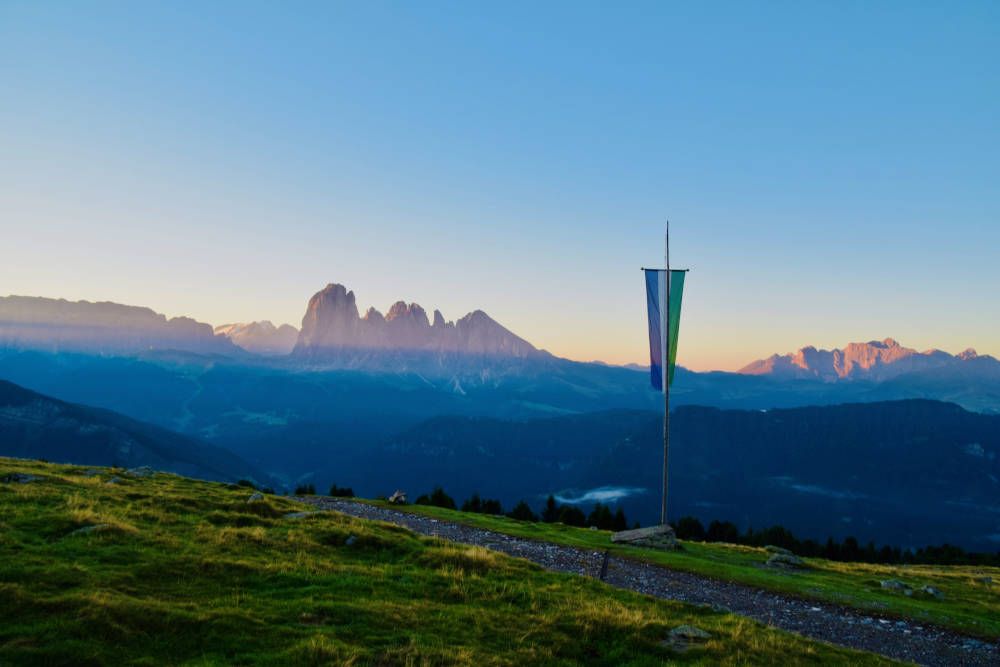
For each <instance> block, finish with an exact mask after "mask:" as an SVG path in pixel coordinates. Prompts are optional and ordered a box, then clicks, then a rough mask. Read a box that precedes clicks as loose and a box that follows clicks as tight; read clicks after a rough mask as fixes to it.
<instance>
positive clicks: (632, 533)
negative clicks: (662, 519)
mask: <svg viewBox="0 0 1000 667" xmlns="http://www.w3.org/2000/svg"><path fill="white" fill-rule="evenodd" d="M611 541H612V542H614V543H616V544H631V545H633V546H637V547H648V548H650V549H661V550H663V551H679V550H680V549H682V548H683V547H681V543H680V542H678V541H677V536H676V535H675V534H674V529H673V528H671V527H670V526H667V525H662V526H650V527H649V528H636V529H635V530H622V531H619V532H617V533H613V534H612V535H611Z"/></svg>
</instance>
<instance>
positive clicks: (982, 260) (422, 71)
mask: <svg viewBox="0 0 1000 667" xmlns="http://www.w3.org/2000/svg"><path fill="white" fill-rule="evenodd" d="M998 18H1000V8H998V7H997V6H996V5H995V4H989V3H982V4H976V3H969V4H964V5H963V6H961V7H947V8H945V7H941V8H916V7H912V6H910V5H907V4H898V5H897V4H886V5H881V6H878V7H864V6H860V5H854V6H846V7H845V6H830V7H822V6H812V7H804V6H782V7H756V8H750V7H745V6H741V5H739V4H731V5H728V6H726V7H724V8H722V9H720V8H717V7H713V8H669V7H664V6H662V5H660V4H657V3H650V4H637V5H631V6H630V7H626V8H616V11H614V12H611V11H609V10H607V8H604V7H602V6H601V5H599V4H590V3H572V4H570V3H565V4H563V3H553V4H549V5H546V6H542V7H528V6H503V7H501V6H496V7H471V6H466V5H462V4H454V5H451V4H437V5H433V6H426V7H419V8H418V7H408V8H407V7H391V6H388V5H379V4H365V5H358V6H349V5H329V4H326V3H318V4H310V3H305V4H302V5H298V6H297V9H296V11H294V12H288V11H284V10H282V9H281V8H278V7H272V6H269V5H267V4H264V3H259V4H258V3H238V4H237V3H233V4H227V3H221V4H217V5H212V6H209V7H197V8H194V7H184V6H169V5H168V6H160V7H154V6H151V5H131V4H128V3H114V2H112V3H95V4H93V5H91V6H88V7H87V8H86V9H83V8H74V7H73V6H71V5H42V4H37V3H8V4H5V5H3V6H0V69H2V71H3V72H4V81H5V83H6V92H7V95H6V101H7V103H6V104H5V105H3V106H2V107H0V122H2V127H3V128H4V129H3V130H2V131H0V146H2V148H3V150H0V232H2V235H3V236H2V238H3V244H2V246H0V292H2V293H10V294H20V295H29V296H47V297H55V298H66V299H69V300H74V301H75V300H80V299H86V300H90V301H115V302H119V303H126V304H130V305H142V306H148V307H150V308H152V309H154V310H156V311H157V312H162V313H164V314H166V315H168V316H178V315H185V316H189V317H193V318H195V319H197V320H200V321H204V322H209V323H211V324H213V325H218V324H223V323H229V322H241V321H249V320H262V319H269V320H271V321H273V322H275V323H276V324H279V323H284V322H287V323H289V324H293V325H295V326H296V327H297V326H299V324H300V321H301V317H302V313H303V312H304V310H305V304H306V302H307V300H308V298H309V297H310V296H311V295H312V294H313V293H315V292H316V291H317V290H318V289H320V288H322V286H323V285H325V284H327V283H328V282H339V283H342V284H344V285H346V286H347V287H348V288H350V289H352V290H354V292H355V293H356V294H357V297H358V303H359V306H360V307H361V308H362V309H363V308H366V307H368V306H369V305H371V306H375V307H376V308H378V309H379V310H382V311H384V310H385V309H386V308H387V307H388V306H389V304H391V303H392V302H394V301H396V300H399V299H403V300H406V301H407V302H410V301H414V302H417V303H420V304H421V305H423V306H424V307H425V308H427V309H429V310H430V309H434V308H437V309H440V310H441V311H442V312H443V313H444V315H445V317H446V318H447V319H456V318H458V317H461V316H462V315H464V314H465V313H467V312H469V311H471V310H474V309H476V308H481V309H483V310H485V311H486V312H488V313H489V314H490V315H491V316H492V317H493V318H494V319H496V320H497V321H499V322H500V323H502V324H503V325H504V326H506V327H507V328H509V329H510V330H512V331H513V332H515V333H516V334H518V335H519V336H522V337H523V338H525V339H527V340H528V341H530V342H531V343H532V344H534V345H535V346H537V347H540V348H544V349H547V350H549V351H551V352H552V353H554V354H557V355H560V356H565V357H568V358H571V359H578V360H585V361H590V360H602V361H606V362H609V363H618V364H621V363H630V362H638V363H642V362H643V361H644V360H645V359H646V356H647V351H646V346H647V339H646V329H645V295H644V292H643V284H642V276H641V274H640V272H639V268H640V267H641V266H653V265H659V264H661V263H662V261H663V226H664V221H665V220H666V219H667V218H669V219H670V220H671V230H672V237H671V241H672V261H673V262H674V264H675V265H676V266H684V267H688V268H690V269H692V272H691V274H690V276H689V279H688V282H687V286H686V294H685V304H684V314H683V318H682V320H683V321H682V325H681V338H680V350H679V357H678V361H679V363H681V364H683V365H685V366H687V367H689V368H693V369H696V370H705V369H724V370H733V369H736V368H739V367H741V366H743V365H744V364H746V363H748V362H750V361H752V360H754V359H758V358H761V357H766V356H769V355H771V354H773V353H785V352H790V351H794V350H796V349H798V348H799V347H801V346H802V345H807V344H812V345H816V346H818V347H827V348H831V347H841V346H843V345H844V344H846V343H848V342H851V341H868V340H881V339H883V338H886V337H893V338H896V339H897V340H899V341H900V342H901V343H902V344H904V345H907V346H909V347H914V348H917V349H921V350H922V349H927V348H941V349H945V350H947V351H950V352H958V351H961V350H963V349H965V348H968V347H974V348H976V349H977V350H978V351H979V352H980V353H983V354H992V355H994V356H1000V340H998V338H997V335H996V332H997V331H998V330H1000V311H998V309H996V308H991V307H990V305H991V304H995V302H996V295H995V286H996V285H997V284H1000V264H998V263H997V262H996V259H995V258H996V248H997V247H1000V225H997V224H996V221H997V219H998V217H1000V190H998V188H997V187H996V182H997V176H998V173H1000V43H998V42H997V41H996V40H995V27H996V25H997V19H998ZM990 285H993V286H994V287H990Z"/></svg>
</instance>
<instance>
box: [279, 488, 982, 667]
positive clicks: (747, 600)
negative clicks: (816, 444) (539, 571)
mask: <svg viewBox="0 0 1000 667" xmlns="http://www.w3.org/2000/svg"><path fill="white" fill-rule="evenodd" d="M299 500H301V501H303V502H306V503H309V504H311V505H314V506H316V507H318V508H321V509H327V510H334V511H337V512H342V513H344V514H348V515H351V516H355V517H359V518H362V519H374V520H377V521H387V522H389V523H393V524H396V525H400V526H405V527H406V528H409V529H410V530H412V531H414V532H417V533H421V534H423V535H431V536H435V537H440V538H442V539H445V540H450V541H452V542H460V543H463V544H474V545H478V546H483V547H486V548H488V549H494V550H496V551H501V552H503V553H506V554H510V555H511V556H516V557H518V558H525V559H527V560H530V561H533V562H535V563H537V564H539V565H541V566H542V567H545V568H547V569H549V570H555V571H557V572H569V573H572V574H578V575H583V576H590V577H598V576H599V575H600V573H601V567H602V564H603V561H604V554H603V552H600V551H587V550H583V549H577V548H574V547H567V546H563V545H559V544H551V543H548V542H538V541H535V540H527V539H523V538H519V537H511V536H510V535H504V534H502V533H496V532H493V531H489V530H484V529H481V528H473V527H471V526H465V525H462V524H457V523H451V522H447V521H440V520H438V519H432V518H429V517H425V516H420V515H417V514H410V513H407V512H400V511H396V510H391V509H386V508H382V507H374V506H372V505H367V504H364V503H356V502H352V501H349V500H340V499H336V498H318V497H311V498H299ZM605 581H606V582H607V583H608V584H610V585H612V586H617V587H619V588H625V589H628V590H631V591H636V592H638V593H644V594H646V595H652V596H655V597H659V598H665V599H669V600H680V601H682V602H689V603H692V604H708V605H712V606H714V607H716V608H720V609H725V610H727V611H731V612H733V613H735V614H740V615H742V616H746V617H748V618H752V619H754V620H756V621H760V622H761V623H765V624H767V625H772V626H774V627H777V628H781V629H783V630H788V631H790V632H795V633H797V634H800V635H803V636H805V637H810V638H813V639H819V640H821V641H825V642H829V643H831V644H837V645H840V646H848V647H850V648H856V649H861V650H863V651H871V652H873V653H879V654H881V655H884V656H886V657H889V658H893V659H896V660H905V661H910V662H916V663H919V664H923V665H935V666H937V665H1000V643H989V642H984V641H981V640H978V639H974V638H972V637H966V636H963V635H960V634H957V633H953V632H951V631H948V630H943V629H941V628H938V627H935V626H930V625H926V624H919V623H916V622H914V621H901V620H897V619H895V618H885V617H879V616H877V615H872V614H868V613H865V612H862V611H858V610H853V609H850V608H845V607H838V606H836V605H832V604H827V603H821V602H809V601H804V600H800V599H797V598H793V597H787V596H783V595H780V594H777V593H771V592H769V591H764V590H761V589H757V588H752V587H750V586H745V585H742V584H736V583H732V582H727V581H720V580H716V579H710V578H707V577H702V576H699V575H695V574H689V573H687V572H678V571H676V570H671V569H668V568H665V567H661V566H657V565H651V564H648V563H642V562H639V561H633V560H629V559H624V558H617V557H614V556H612V557H611V558H610V559H609V560H608V566H607V576H606V578H605Z"/></svg>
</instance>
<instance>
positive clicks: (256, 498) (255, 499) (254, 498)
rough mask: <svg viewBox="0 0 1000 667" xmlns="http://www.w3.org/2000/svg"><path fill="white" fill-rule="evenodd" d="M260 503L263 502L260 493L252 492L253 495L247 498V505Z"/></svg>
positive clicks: (262, 495)
mask: <svg viewBox="0 0 1000 667" xmlns="http://www.w3.org/2000/svg"><path fill="white" fill-rule="evenodd" d="M262 502H264V494H263V493H261V492H260V491H254V492H253V493H251V494H250V497H249V498H247V503H248V504H249V503H262Z"/></svg>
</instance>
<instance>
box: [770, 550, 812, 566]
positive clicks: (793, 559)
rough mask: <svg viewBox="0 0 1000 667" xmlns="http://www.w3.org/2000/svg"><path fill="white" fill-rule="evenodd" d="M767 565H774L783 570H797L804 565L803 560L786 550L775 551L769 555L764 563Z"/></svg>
mask: <svg viewBox="0 0 1000 667" xmlns="http://www.w3.org/2000/svg"><path fill="white" fill-rule="evenodd" d="M764 564H765V565H766V566H767V567H776V568H781V569H785V570H799V569H802V568H804V567H805V566H806V563H805V561H804V560H802V559H801V558H799V557H798V556H796V555H795V554H793V553H792V552H790V551H788V552H785V553H782V552H777V553H774V554H772V555H771V557H770V558H768V559H767V562H766V563H764Z"/></svg>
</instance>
